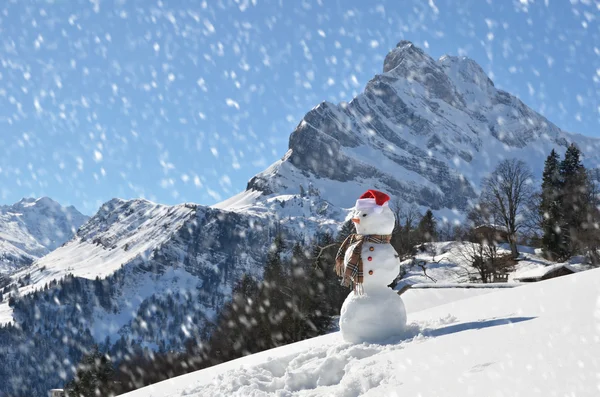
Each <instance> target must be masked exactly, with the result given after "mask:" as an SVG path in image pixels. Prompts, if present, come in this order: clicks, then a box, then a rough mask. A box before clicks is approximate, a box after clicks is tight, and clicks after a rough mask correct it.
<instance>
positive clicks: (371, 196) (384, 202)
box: [355, 189, 390, 213]
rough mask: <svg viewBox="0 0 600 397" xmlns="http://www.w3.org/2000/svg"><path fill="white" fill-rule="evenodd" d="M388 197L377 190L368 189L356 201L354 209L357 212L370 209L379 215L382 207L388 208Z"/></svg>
mask: <svg viewBox="0 0 600 397" xmlns="http://www.w3.org/2000/svg"><path fill="white" fill-rule="evenodd" d="M389 200H390V196H388V195H387V194H385V193H383V192H380V191H378V190H372V189H369V190H367V191H366V192H365V193H363V195H362V196H360V198H359V199H358V200H356V206H355V208H356V209H357V210H368V209H372V210H373V211H374V212H377V213H380V212H381V211H383V208H384V207H387V206H388V201H389Z"/></svg>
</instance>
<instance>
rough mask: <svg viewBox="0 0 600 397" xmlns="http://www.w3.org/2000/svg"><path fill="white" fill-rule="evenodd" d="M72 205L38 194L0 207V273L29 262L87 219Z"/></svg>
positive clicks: (42, 254)
mask: <svg viewBox="0 0 600 397" xmlns="http://www.w3.org/2000/svg"><path fill="white" fill-rule="evenodd" d="M87 219H88V217H87V216H85V215H83V214H81V213H80V212H79V211H77V210H76V209H75V207H73V206H69V207H63V206H61V205H60V204H59V203H57V202H56V201H54V200H52V199H50V198H48V197H42V198H39V199H33V198H24V199H22V200H21V201H19V202H17V203H15V204H13V205H3V206H0V273H6V272H10V271H14V270H16V269H19V268H21V267H23V266H26V265H29V264H31V263H32V262H33V261H34V260H35V259H37V258H40V257H42V256H44V255H46V254H47V253H49V252H51V251H53V250H54V249H56V248H57V247H59V246H60V245H62V244H63V243H65V242H66V241H68V240H69V239H71V237H73V235H74V234H75V232H76V231H77V229H78V228H79V227H80V226H81V225H82V224H84V223H85V221H87Z"/></svg>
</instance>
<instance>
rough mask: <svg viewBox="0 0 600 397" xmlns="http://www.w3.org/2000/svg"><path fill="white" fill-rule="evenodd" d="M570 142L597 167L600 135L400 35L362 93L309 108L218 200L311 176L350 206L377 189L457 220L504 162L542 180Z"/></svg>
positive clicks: (285, 187)
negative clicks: (269, 156)
mask: <svg viewBox="0 0 600 397" xmlns="http://www.w3.org/2000/svg"><path fill="white" fill-rule="evenodd" d="M570 142H576V143H577V144H578V145H579V146H580V148H581V149H582V151H583V152H584V154H585V155H586V158H585V162H586V164H587V165H588V166H592V167H597V166H598V164H599V163H600V155H599V154H598V147H599V145H600V141H599V140H597V139H594V138H589V137H584V136H581V135H575V134H569V133H566V132H564V131H562V130H560V129H559V128H558V127H557V126H555V125H554V124H552V123H551V122H550V121H548V120H547V119H546V118H544V117H543V116H541V115H540V114H538V113H536V112H534V111H533V110H532V109H530V108H529V107H527V105H525V104H524V103H523V102H521V101H520V100H519V99H518V98H516V97H514V96H512V95H510V94H509V93H507V92H505V91H502V90H499V89H497V88H496V87H495V86H494V83H493V82H492V81H491V80H490V79H489V77H488V76H487V75H486V74H485V73H484V71H483V70H482V69H481V67H480V66H479V65H478V64H477V63H476V62H475V61H473V60H471V59H469V58H466V57H454V56H448V55H445V56H443V57H441V58H440V59H439V60H437V61H436V60H434V59H432V58H431V57H430V56H429V55H427V54H426V53H425V52H424V51H423V50H421V49H419V48H417V47H416V46H415V45H414V44H412V43H410V42H408V41H401V42H400V43H398V46H397V47H396V48H394V49H393V50H392V51H390V53H389V54H388V55H387V56H386V58H385V62H384V65H383V71H382V73H381V74H378V75H376V76H375V77H374V78H373V79H372V80H371V81H369V82H368V83H367V86H366V87H365V90H364V92H363V93H362V94H360V95H358V96H357V97H356V98H354V99H353V100H352V101H351V102H350V103H342V104H339V105H334V104H331V103H328V102H323V103H321V104H320V105H318V106H317V107H315V108H314V109H312V110H311V111H310V112H308V113H307V114H306V116H304V118H303V119H302V121H301V122H300V123H299V124H298V126H297V127H296V129H295V130H294V131H293V132H292V134H291V136H290V141H289V150H288V152H287V153H286V154H285V156H284V157H283V158H282V159H281V160H279V161H277V162H275V163H274V164H273V165H271V166H270V167H269V168H268V169H267V170H265V171H263V172H261V173H259V174H258V175H256V176H255V177H254V178H252V180H250V182H249V183H248V187H247V190H246V191H245V192H244V193H241V194H240V195H239V196H238V197H235V198H233V199H229V200H226V201H225V202H223V203H221V204H219V205H218V207H219V208H224V209H232V210H235V209H239V208H245V209H246V210H249V209H251V208H252V206H253V205H254V206H257V207H260V206H261V205H262V203H263V202H264V200H265V198H267V197H273V196H277V195H284V194H285V195H296V194H298V193H299V191H300V190H299V189H300V187H299V186H300V185H303V186H304V188H306V184H307V183H308V181H310V182H311V183H312V184H313V186H314V188H316V189H318V190H319V191H320V193H321V196H322V197H323V198H324V199H326V200H327V201H329V202H330V203H332V204H333V205H334V206H337V207H341V208H348V207H351V206H352V205H353V203H354V200H355V199H356V198H357V197H358V195H359V194H361V193H362V192H364V191H365V190H366V189H368V188H373V187H375V188H378V189H380V190H382V191H385V192H388V193H390V195H391V196H393V197H398V198H401V199H402V200H404V201H406V202H410V203H417V204H419V205H420V206H422V207H424V208H431V209H433V210H435V212H436V213H437V214H438V215H442V216H447V217H449V218H452V217H453V216H456V214H454V215H453V212H452V211H451V210H453V209H455V210H458V212H459V213H460V211H462V210H464V209H465V207H466V206H467V203H468V201H469V200H470V199H473V198H475V197H476V195H477V190H478V187H479V184H480V181H481V179H482V177H484V176H485V175H487V174H488V173H490V172H491V171H492V170H493V169H494V168H495V166H496V165H497V164H498V162H500V161H501V160H502V159H505V158H511V157H517V158H519V159H522V160H524V161H525V162H526V163H527V164H528V165H529V166H531V168H532V169H533V170H534V173H535V175H537V176H539V177H541V170H542V168H543V164H544V160H545V158H546V157H547V156H548V154H549V152H550V150H551V149H552V148H554V149H557V150H558V152H564V150H565V149H566V147H567V146H568V144H569V143H570Z"/></svg>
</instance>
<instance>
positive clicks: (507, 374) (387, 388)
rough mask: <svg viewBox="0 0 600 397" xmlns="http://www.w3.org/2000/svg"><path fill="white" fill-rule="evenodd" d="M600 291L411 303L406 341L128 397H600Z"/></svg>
mask: <svg viewBox="0 0 600 397" xmlns="http://www.w3.org/2000/svg"><path fill="white" fill-rule="evenodd" d="M599 285H600V270H599V269H597V270H592V271H589V272H586V273H580V274H575V275H571V276H565V277H561V278H557V279H553V280H548V281H543V282H540V283H534V284H530V285H524V286H522V287H518V288H513V289H505V290H500V291H496V292H493V293H488V294H486V295H481V296H475V297H471V298H468V299H462V300H458V301H454V302H451V303H448V304H444V305H441V306H435V307H430V308H428V309H425V310H421V311H416V312H415V311H411V305H410V298H408V297H407V300H408V301H409V302H408V303H407V311H408V314H409V322H410V327H409V328H408V330H407V333H406V336H405V337H404V338H403V339H402V340H400V341H391V342H390V343H389V344H385V345H368V344H361V345H351V344H348V343H345V342H343V341H342V340H341V336H340V334H339V333H333V334H330V335H326V336H323V337H318V338H314V339H311V340H307V341H303V342H299V343H295V344H292V345H289V346H284V347H281V348H277V349H273V350H269V351H266V352H263V353H260V354H256V355H253V356H247V357H244V358H241V359H238V360H235V361H233V362H229V363H225V364H222V365H219V366H216V367H212V368H209V369H206V370H202V371H198V372H195V373H191V374H188V375H184V376H181V377H178V378H175V379H172V380H168V381H164V382H162V383H159V384H157V385H154V386H149V387H146V388H143V389H139V390H137V391H135V392H131V393H128V394H125V395H124V396H127V397H141V396H144V397H175V396H189V397H200V396H211V397H214V396H266V395H280V396H281V395H285V396H348V395H353V396H358V395H361V396H363V395H364V396H395V395H409V396H416V395H426V396H460V395H467V394H468V395H509V396H515V395H532V394H531V393H533V394H535V395H541V396H550V395H557V396H558V395H561V396H562V395H577V396H595V395H597V393H598V388H597V383H598V382H597V374H598V372H599V371H600V361H599V360H598V355H599V354H600V339H599V337H598V330H599V327H600V295H598V286H599ZM436 292H437V293H443V291H442V290H438V291H436ZM431 293H434V292H433V291H431ZM407 294H410V292H409V293H407ZM423 298H425V296H423Z"/></svg>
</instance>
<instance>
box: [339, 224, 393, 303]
mask: <svg viewBox="0 0 600 397" xmlns="http://www.w3.org/2000/svg"><path fill="white" fill-rule="evenodd" d="M391 239H392V235H391V234H369V235H364V236H363V235H362V234H351V235H349V236H348V237H346V239H345V240H344V242H343V243H342V245H341V246H340V249H339V250H338V252H337V255H336V256H335V272H336V273H337V275H338V276H340V277H342V285H344V286H346V287H352V285H353V284H354V286H353V289H354V292H356V293H357V294H362V293H363V289H362V284H363V279H364V276H363V260H362V257H361V254H360V253H361V251H362V246H363V244H364V243H365V242H368V243H375V244H387V243H389V242H390V240H391ZM356 242H358V244H356V246H355V247H354V249H353V250H352V255H351V256H350V260H349V261H348V263H347V264H346V269H345V270H344V257H345V255H346V250H347V249H348V247H350V246H351V245H352V244H354V243H356Z"/></svg>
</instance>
